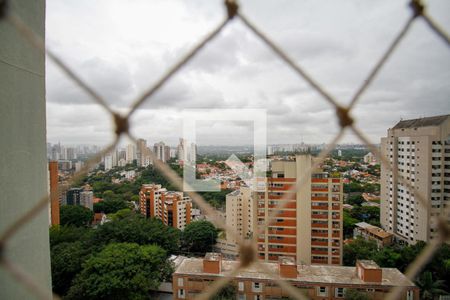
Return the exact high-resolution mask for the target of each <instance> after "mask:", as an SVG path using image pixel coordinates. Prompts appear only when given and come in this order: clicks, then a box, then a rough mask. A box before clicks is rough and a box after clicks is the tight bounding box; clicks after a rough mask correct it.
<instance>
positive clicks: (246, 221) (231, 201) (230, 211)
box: [226, 187, 256, 243]
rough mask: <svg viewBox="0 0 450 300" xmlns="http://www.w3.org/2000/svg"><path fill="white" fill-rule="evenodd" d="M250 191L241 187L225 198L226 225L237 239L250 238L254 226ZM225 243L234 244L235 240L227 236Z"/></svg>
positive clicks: (254, 220) (253, 205)
mask: <svg viewBox="0 0 450 300" xmlns="http://www.w3.org/2000/svg"><path fill="white" fill-rule="evenodd" d="M253 199H254V197H252V190H251V189H250V188H248V187H241V188H240V189H239V190H235V191H233V192H231V193H229V194H228V195H227V196H226V225H227V227H228V228H232V229H233V230H234V232H235V234H236V237H237V238H242V239H244V238H246V237H250V236H251V235H252V234H253V233H254V232H255V229H254V225H255V224H256V213H255V210H254V208H255V206H256V205H255V204H254V203H253V202H254V200H253ZM227 241H228V242H231V243H236V242H237V241H236V238H234V237H233V236H231V235H227Z"/></svg>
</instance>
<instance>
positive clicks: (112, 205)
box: [94, 199, 129, 214]
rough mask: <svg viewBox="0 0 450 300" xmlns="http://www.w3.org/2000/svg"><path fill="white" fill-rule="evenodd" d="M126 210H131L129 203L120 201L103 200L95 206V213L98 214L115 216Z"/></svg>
mask: <svg viewBox="0 0 450 300" xmlns="http://www.w3.org/2000/svg"><path fill="white" fill-rule="evenodd" d="M125 208H129V205H128V203H127V202H125V201H123V200H118V199H112V200H103V201H100V202H97V203H95V204H94V212H96V213H100V212H103V213H105V214H114V213H116V212H118V211H119V210H122V209H125Z"/></svg>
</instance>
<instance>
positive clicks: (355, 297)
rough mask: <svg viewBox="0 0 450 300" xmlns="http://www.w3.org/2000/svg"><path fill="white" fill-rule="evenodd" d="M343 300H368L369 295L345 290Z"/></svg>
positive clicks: (353, 290)
mask: <svg viewBox="0 0 450 300" xmlns="http://www.w3.org/2000/svg"><path fill="white" fill-rule="evenodd" d="M344 299H345V300H370V297H369V295H367V293H365V292H362V291H358V290H355V289H347V290H346V291H345V296H344Z"/></svg>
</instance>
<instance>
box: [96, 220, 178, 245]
mask: <svg viewBox="0 0 450 300" xmlns="http://www.w3.org/2000/svg"><path fill="white" fill-rule="evenodd" d="M179 240H180V231H179V230H178V229H176V228H173V227H168V226H165V225H164V224H163V223H162V222H161V221H160V220H157V219H145V218H143V217H142V216H140V215H136V214H134V215H131V216H129V217H127V218H125V219H119V220H117V221H112V222H107V223H105V224H103V225H102V226H99V227H98V228H97V229H96V230H95V232H94V235H93V239H92V243H93V244H94V245H97V246H102V245H107V244H109V243H137V244H139V245H148V244H156V245H158V246H160V247H162V248H163V249H165V250H166V251H167V252H168V253H177V251H178V249H179Z"/></svg>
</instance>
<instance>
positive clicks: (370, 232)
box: [353, 222, 394, 248]
mask: <svg viewBox="0 0 450 300" xmlns="http://www.w3.org/2000/svg"><path fill="white" fill-rule="evenodd" d="M358 236H360V237H362V238H364V239H365V240H373V241H375V242H376V243H377V246H378V248H382V247H384V246H388V245H391V244H392V243H393V241H394V235H393V234H392V233H389V232H387V231H384V230H383V229H381V228H380V227H377V226H373V225H371V224H368V223H366V222H359V223H356V224H355V229H353V238H357V237H358Z"/></svg>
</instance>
